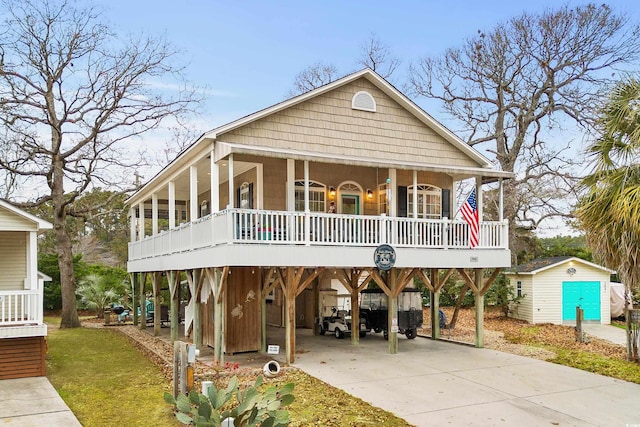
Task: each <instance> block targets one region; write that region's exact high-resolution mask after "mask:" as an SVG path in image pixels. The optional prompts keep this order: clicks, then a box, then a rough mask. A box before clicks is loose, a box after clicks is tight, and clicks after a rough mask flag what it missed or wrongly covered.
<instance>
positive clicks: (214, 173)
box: [209, 149, 220, 213]
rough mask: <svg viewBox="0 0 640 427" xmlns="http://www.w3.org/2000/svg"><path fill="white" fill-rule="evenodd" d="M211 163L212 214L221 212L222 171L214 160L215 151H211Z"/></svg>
mask: <svg viewBox="0 0 640 427" xmlns="http://www.w3.org/2000/svg"><path fill="white" fill-rule="evenodd" d="M210 157H211V162H210V164H209V173H210V174H211V175H210V180H209V181H210V183H211V213H213V212H218V211H219V210H220V171H219V169H218V164H217V163H216V161H215V158H214V152H213V149H211V156H210Z"/></svg>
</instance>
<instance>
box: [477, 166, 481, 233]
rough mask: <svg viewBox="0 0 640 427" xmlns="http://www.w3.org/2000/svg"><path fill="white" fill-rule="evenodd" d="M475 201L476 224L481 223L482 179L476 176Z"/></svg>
mask: <svg viewBox="0 0 640 427" xmlns="http://www.w3.org/2000/svg"><path fill="white" fill-rule="evenodd" d="M476 200H477V203H478V222H482V177H481V176H476Z"/></svg>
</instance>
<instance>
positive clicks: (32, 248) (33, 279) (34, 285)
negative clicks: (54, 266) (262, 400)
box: [23, 231, 42, 320]
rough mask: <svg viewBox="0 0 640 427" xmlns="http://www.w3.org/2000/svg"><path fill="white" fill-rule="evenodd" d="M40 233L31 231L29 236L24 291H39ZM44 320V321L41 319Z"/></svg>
mask: <svg viewBox="0 0 640 427" xmlns="http://www.w3.org/2000/svg"><path fill="white" fill-rule="evenodd" d="M37 248H38V233H37V232H36V231H29V232H28V234H27V247H26V251H27V254H26V255H27V274H26V277H25V283H24V284H23V286H24V289H31V290H35V289H38V249H37ZM41 320H42V319H41Z"/></svg>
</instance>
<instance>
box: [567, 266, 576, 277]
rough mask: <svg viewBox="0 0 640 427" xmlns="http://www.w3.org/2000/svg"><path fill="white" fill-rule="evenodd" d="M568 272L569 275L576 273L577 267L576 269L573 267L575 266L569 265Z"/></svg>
mask: <svg viewBox="0 0 640 427" xmlns="http://www.w3.org/2000/svg"><path fill="white" fill-rule="evenodd" d="M567 274H568V275H569V276H573V275H574V274H576V269H575V268H573V267H569V268H567Z"/></svg>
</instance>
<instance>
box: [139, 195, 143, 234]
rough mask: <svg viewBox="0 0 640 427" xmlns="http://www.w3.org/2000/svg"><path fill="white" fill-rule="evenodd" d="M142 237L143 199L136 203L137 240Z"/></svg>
mask: <svg viewBox="0 0 640 427" xmlns="http://www.w3.org/2000/svg"><path fill="white" fill-rule="evenodd" d="M142 239H144V201H142V202H140V203H138V240H142Z"/></svg>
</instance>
